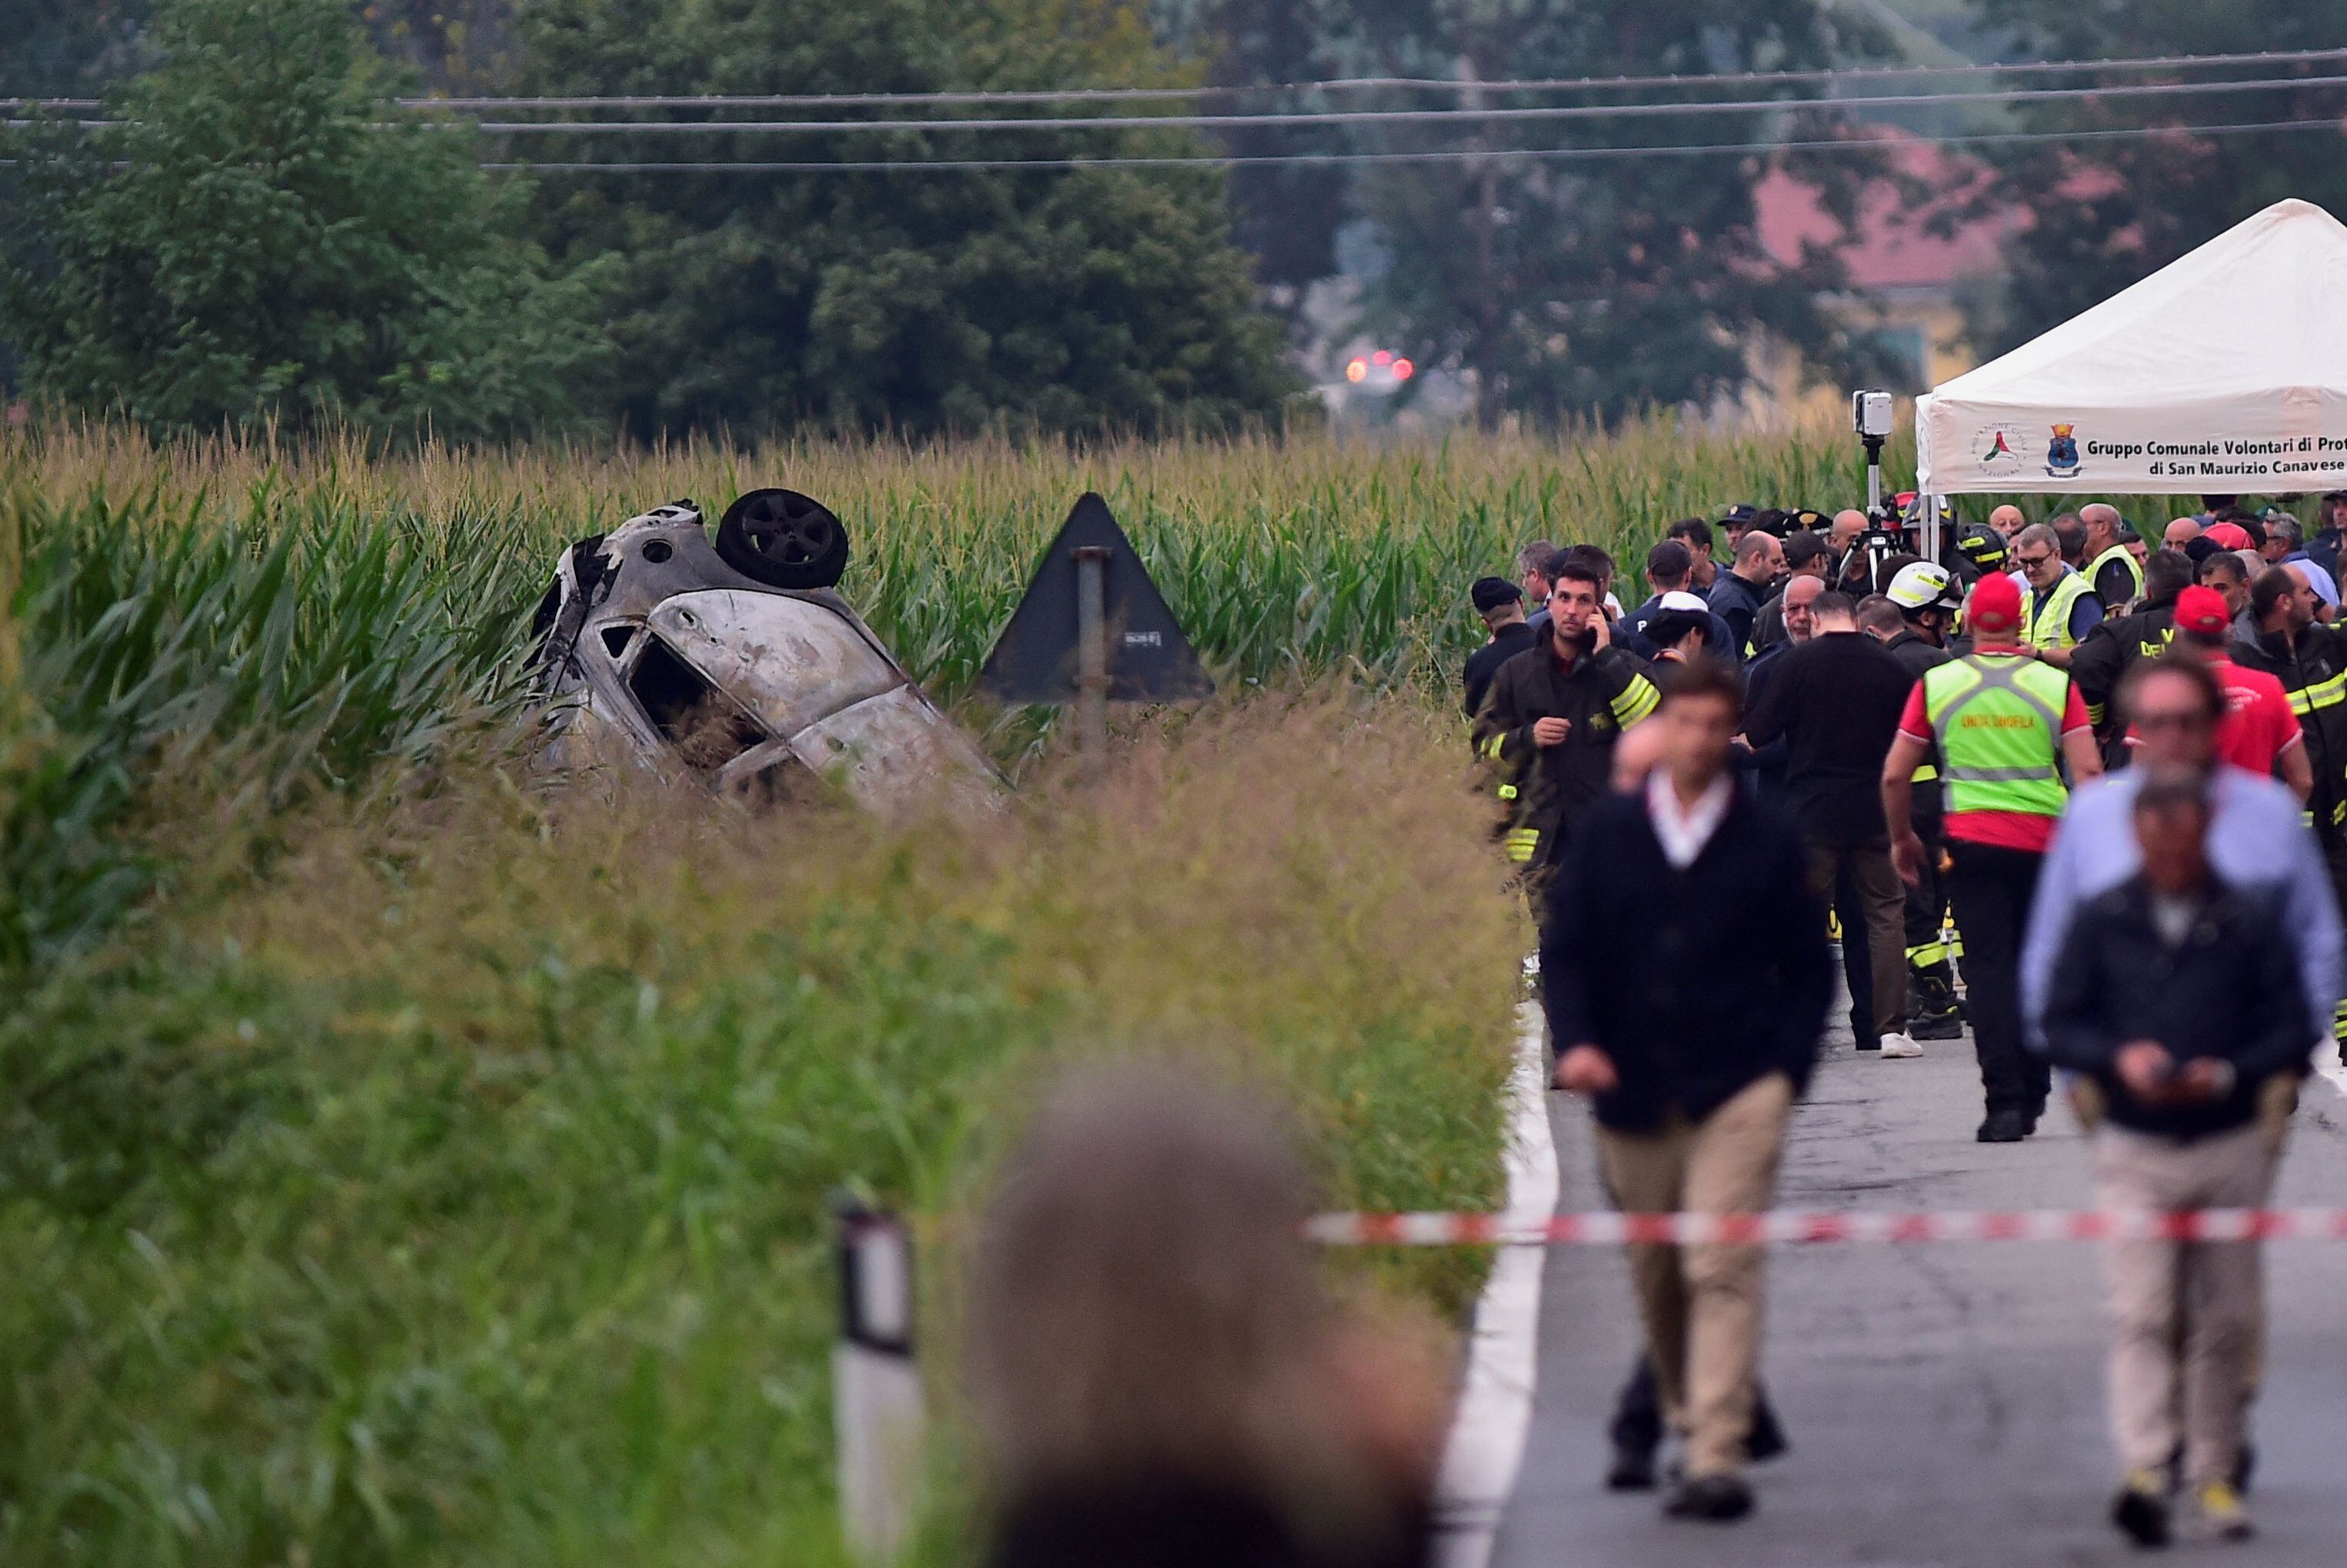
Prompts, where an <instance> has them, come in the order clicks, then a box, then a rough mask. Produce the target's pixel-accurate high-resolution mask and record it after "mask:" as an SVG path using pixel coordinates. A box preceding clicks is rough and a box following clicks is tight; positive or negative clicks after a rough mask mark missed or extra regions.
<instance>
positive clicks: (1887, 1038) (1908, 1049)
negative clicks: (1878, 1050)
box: [1882, 1034, 1923, 1061]
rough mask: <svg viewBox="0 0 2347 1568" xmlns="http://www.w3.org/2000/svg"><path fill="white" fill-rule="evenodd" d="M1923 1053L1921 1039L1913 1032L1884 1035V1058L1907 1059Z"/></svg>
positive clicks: (1890, 1059) (1887, 1059)
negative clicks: (1912, 1033) (1917, 1038)
mask: <svg viewBox="0 0 2347 1568" xmlns="http://www.w3.org/2000/svg"><path fill="white" fill-rule="evenodd" d="M1922 1054H1923V1047H1922V1042H1921V1041H1919V1040H1916V1038H1915V1037H1914V1036H1913V1035H1911V1034H1886V1035H1884V1036H1883V1037H1882V1060H1883V1061H1908V1060H1910V1059H1911V1058H1913V1057H1918V1056H1921V1055H1922Z"/></svg>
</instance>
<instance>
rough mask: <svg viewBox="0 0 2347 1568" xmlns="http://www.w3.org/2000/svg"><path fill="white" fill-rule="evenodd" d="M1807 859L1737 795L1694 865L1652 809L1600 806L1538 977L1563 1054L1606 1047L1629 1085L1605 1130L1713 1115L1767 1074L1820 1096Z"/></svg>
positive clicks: (1814, 906)
mask: <svg viewBox="0 0 2347 1568" xmlns="http://www.w3.org/2000/svg"><path fill="white" fill-rule="evenodd" d="M1803 861H1804V856H1803V854H1802V850H1801V842H1800V838H1799V835H1797V834H1795V833H1794V831H1793V829H1792V827H1791V825H1789V824H1788V823H1786V822H1785V821H1784V819H1783V818H1781V817H1779V816H1778V815H1777V814H1776V813H1774V812H1773V811H1771V810H1769V809H1768V807H1766V806H1764V805H1761V804H1758V803H1756V802H1754V801H1752V800H1750V799H1748V798H1747V797H1746V796H1745V795H1743V794H1740V793H1739V794H1737V795H1735V796H1734V797H1733V799H1732V801H1731V804H1729V806H1728V808H1727V815H1726V816H1725V817H1723V818H1722V819H1721V820H1720V824H1719V826H1718V829H1717V831H1716V832H1714V833H1713V834H1712V835H1711V839H1710V841H1709V842H1708V843H1706V845H1704V846H1703V852H1702V853H1701V854H1699V855H1697V856H1696V858H1695V862H1694V864H1692V865H1691V866H1688V867H1687V868H1686V870H1684V871H1681V870H1678V869H1676V868H1675V867H1674V866H1672V865H1671V863H1670V861H1669V860H1668V859H1666V858H1665V856H1664V855H1663V846H1662V843H1661V841H1660V840H1659V839H1657V838H1656V837H1655V829H1654V825H1653V823H1652V822H1650V821H1649V820H1648V819H1647V816H1646V805H1645V800H1644V799H1642V798H1640V797H1638V796H1635V795H1621V794H1616V795H1610V796H1608V797H1607V798H1606V799H1605V800H1604V802H1602V803H1601V804H1598V805H1597V806H1595V807H1594V808H1593V809H1592V810H1591V811H1590V813H1589V815H1587V817H1586V818H1585V819H1584V822H1583V830H1582V831H1581V832H1579V833H1577V834H1576V835H1574V837H1573V847H1572V850H1571V852H1570V853H1569V855H1568V856H1567V857H1566V860H1565V863H1564V866H1563V871H1562V873H1561V874H1560V875H1559V876H1558V877H1557V878H1556V881H1555V883H1554V884H1553V886H1552V888H1551V890H1550V905H1549V918H1548V920H1547V921H1546V923H1545V928H1544V929H1543V930H1542V936H1541V979H1542V987H1543V988H1544V989H1545V991H1546V1000H1547V1004H1548V1015H1549V1028H1550V1030H1551V1031H1552V1033H1553V1036H1554V1038H1555V1043H1556V1048H1557V1050H1560V1051H1562V1050H1569V1049H1570V1048H1572V1047H1573V1046H1575V1045H1595V1046H1597V1047H1599V1048H1600V1049H1602V1050H1604V1052H1605V1054H1606V1055H1607V1056H1609V1057H1611V1058H1612V1059H1613V1061H1614V1071H1615V1072H1616V1073H1617V1074H1618V1075H1619V1076H1620V1078H1621V1086H1620V1087H1619V1088H1618V1089H1616V1090H1615V1091H1614V1092H1613V1093H1611V1094H1603V1095H1600V1096H1598V1098H1597V1103H1596V1112H1597V1120H1598V1122H1600V1123H1601V1124H1603V1125H1604V1126H1606V1127H1610V1128H1613V1129H1614V1130H1616V1131H1618V1132H1645V1131H1650V1130H1651V1129H1653V1128H1654V1127H1655V1126H1656V1125H1658V1124H1659V1123H1660V1122H1662V1121H1663V1119H1664V1117H1665V1115H1666V1114H1667V1113H1668V1112H1669V1111H1670V1110H1671V1108H1672V1107H1674V1106H1676V1107H1677V1108H1678V1109H1679V1110H1680V1111H1681V1112H1684V1113H1685V1114H1686V1116H1687V1117H1689V1118H1690V1119H1692V1120H1695V1121H1701V1120H1702V1119H1703V1118H1704V1117H1706V1116H1708V1115H1710V1114H1711V1113H1712V1112H1714V1111H1716V1110H1717V1109H1718V1108H1719V1107H1720V1106H1721V1105H1722V1104H1723V1103H1725V1102H1727V1100H1728V1099H1730V1098H1731V1097H1733V1096H1734V1095H1735V1094H1736V1093H1737V1091H1740V1090H1742V1089H1744V1088H1746V1087H1747V1086H1748V1085H1750V1084H1751V1083H1753V1082H1755V1081H1758V1080H1759V1079H1760V1078H1762V1077H1765V1076H1766V1075H1767V1074H1768V1073H1771V1072H1782V1073H1784V1074H1785V1075H1786V1076H1787V1077H1788V1078H1790V1079H1791V1080H1792V1081H1793V1087H1794V1089H1795V1091H1801V1090H1803V1089H1806V1088H1807V1087H1808V1084H1809V1071H1810V1068H1811V1067H1812V1066H1813V1065H1814V1063H1815V1061H1816V1057H1817V1047H1818V1037H1819V1033H1820V1032H1821V1031H1822V1030H1824V1028H1825V1020H1826V1007H1827V1004H1828V1003H1829V1000H1830V999H1831V997H1832V993H1833V972H1832V961H1831V959H1830V958H1829V955H1828V952H1827V948H1826V917H1825V910H1824V908H1823V907H1821V906H1819V903H1818V902H1817V900H1816V899H1814V898H1812V897H1810V896H1809V885H1808V881H1807V877H1806V868H1805V866H1804V864H1803Z"/></svg>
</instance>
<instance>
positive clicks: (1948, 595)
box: [1883, 560, 1964, 614]
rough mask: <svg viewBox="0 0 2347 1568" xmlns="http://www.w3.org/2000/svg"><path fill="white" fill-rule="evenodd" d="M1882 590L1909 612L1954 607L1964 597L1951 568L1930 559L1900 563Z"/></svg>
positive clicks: (1958, 604)
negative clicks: (1887, 586)
mask: <svg viewBox="0 0 2347 1568" xmlns="http://www.w3.org/2000/svg"><path fill="white" fill-rule="evenodd" d="M1883 593H1884V595H1885V596H1886V597H1887V598H1888V599H1889V600H1891V603H1893V604H1895V605H1897V606H1898V607H1899V608H1900V609H1901V610H1903V611H1906V612H1907V613H1909V614H1913V613H1915V612H1916V611H1919V610H1954V609H1957V608H1958V607H1959V606H1961V605H1962V604H1963V601H1964V596H1963V590H1962V589H1959V588H1958V587H1957V586H1956V579H1955V578H1954V577H1953V576H1952V574H1951V573H1950V572H1949V570H1948V569H1947V568H1946V567H1943V566H1941V565H1939V564H1938V563H1937V562H1935V561H1927V560H1919V561H1912V562H1910V563H1909V564H1908V565H1906V566H1902V567H1901V568H1900V569H1899V571H1898V574H1897V575H1896V576H1894V577H1892V578H1891V586H1890V587H1889V588H1887V589H1883Z"/></svg>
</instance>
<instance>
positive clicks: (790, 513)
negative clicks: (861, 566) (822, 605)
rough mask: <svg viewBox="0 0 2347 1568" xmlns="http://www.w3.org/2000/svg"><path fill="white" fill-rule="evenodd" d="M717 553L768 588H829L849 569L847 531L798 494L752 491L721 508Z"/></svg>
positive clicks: (826, 509)
mask: <svg viewBox="0 0 2347 1568" xmlns="http://www.w3.org/2000/svg"><path fill="white" fill-rule="evenodd" d="M717 554H718V556H719V558H720V559H723V561H724V562H725V564H726V565H727V566H730V567H732V568H733V569H734V570H735V571H738V572H740V573H742V574H743V576H744V577H752V578H755V579H758V580H759V581H760V582H763V583H764V584H766V585H767V586H768V587H770V588H792V589H807V588H829V587H831V586H832V585H833V584H835V583H836V582H838V581H839V577H840V573H842V572H844V571H846V569H847V528H846V525H844V524H842V523H841V522H840V520H839V519H838V518H835V517H834V516H832V513H831V508H830V507H826V506H825V505H824V504H823V503H822V502H821V501H818V500H816V499H815V497H812V496H802V495H800V494H799V493H798V492H797V491H796V490H753V491H751V492H750V493H749V494H748V495H746V496H743V497H742V498H741V499H740V500H738V501H736V502H734V503H733V505H732V506H730V507H726V508H725V516H724V518H723V519H722V520H721V521H720V522H719V523H718V525H717Z"/></svg>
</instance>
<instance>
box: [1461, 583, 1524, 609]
mask: <svg viewBox="0 0 2347 1568" xmlns="http://www.w3.org/2000/svg"><path fill="white" fill-rule="evenodd" d="M1467 597H1468V598H1470V599H1471V600H1474V601H1475V608H1476V609H1477V610H1497V609H1499V608H1500V606H1501V605H1503V604H1522V602H1523V599H1524V590H1523V589H1521V588H1518V587H1517V586H1516V585H1515V584H1514V583H1512V582H1510V581H1509V580H1508V579H1506V578H1503V577H1479V578H1477V579H1475V586H1474V587H1472V588H1471V589H1468V590H1467Z"/></svg>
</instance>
